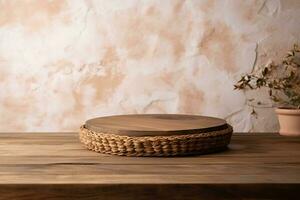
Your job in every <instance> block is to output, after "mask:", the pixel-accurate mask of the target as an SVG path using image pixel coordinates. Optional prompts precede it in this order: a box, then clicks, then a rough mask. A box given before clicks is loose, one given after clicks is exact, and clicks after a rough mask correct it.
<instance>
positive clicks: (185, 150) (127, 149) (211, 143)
mask: <svg viewBox="0 0 300 200" xmlns="http://www.w3.org/2000/svg"><path fill="white" fill-rule="evenodd" d="M231 135H232V127H231V126H230V125H227V127H226V128H225V129H222V130H217V131H211V132H201V131H199V132H198V133H195V134H186V135H171V136H141V137H135V136H124V135H116V134H108V133H99V132H94V131H92V130H89V129H87V128H85V127H84V125H83V126H81V127H80V132H79V138H80V141H81V142H82V143H83V144H84V146H85V147H86V148H87V149H90V150H93V151H96V152H99V153H105V154H113V155H119V156H183V155H193V154H206V153H212V152H217V151H221V150H224V149H226V148H227V145H228V144H229V143H230V139H231Z"/></svg>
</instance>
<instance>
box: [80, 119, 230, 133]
mask: <svg viewBox="0 0 300 200" xmlns="http://www.w3.org/2000/svg"><path fill="white" fill-rule="evenodd" d="M85 126H86V128H88V129H90V130H92V131H95V132H104V133H113V134H117V135H128V136H145V135H149V136H154V135H178V134H189V133H195V132H199V130H202V131H214V130H220V129H225V128H227V126H226V121H225V120H223V119H218V118H213V117H205V116H197V115H179V114H147V115H117V116H109V117H99V118H94V119H90V120H88V121H87V122H86V123H85Z"/></svg>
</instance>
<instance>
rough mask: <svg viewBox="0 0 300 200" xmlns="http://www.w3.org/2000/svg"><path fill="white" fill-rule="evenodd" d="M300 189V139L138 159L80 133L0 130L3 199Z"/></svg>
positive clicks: (240, 140)
mask: <svg viewBox="0 0 300 200" xmlns="http://www.w3.org/2000/svg"><path fill="white" fill-rule="evenodd" d="M299 191H300V138H291V137H282V136H279V135H277V134H274V133H273V134H234V135H233V138H232V142H231V144H230V145H229V149H228V150H227V151H225V152H220V153H217V154H209V155H201V156H191V157H173V158H172V157H171V158H132V157H118V156H110V155H101V154H98V153H94V152H91V151H88V150H86V149H84V147H82V146H81V144H80V143H79V141H78V135H77V133H0V199H133V198H135V199H162V198H164V199H224V197H226V198H227V199H241V198H243V199H292V198H293V197H294V196H295V195H299ZM167 197H168V198H167Z"/></svg>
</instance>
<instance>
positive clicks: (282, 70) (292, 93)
mask: <svg viewBox="0 0 300 200" xmlns="http://www.w3.org/2000/svg"><path fill="white" fill-rule="evenodd" d="M234 88H235V89H237V90H244V91H249V90H258V89H263V88H264V90H263V91H266V92H267V93H268V96H269V97H270V99H271V102H272V107H276V109H275V112H276V113H277V116H278V119H279V125H280V130H279V133H280V134H281V135H290V136H300V48H299V46H298V45H296V44H295V45H294V46H293V48H292V49H291V50H290V51H288V53H287V55H286V56H285V57H284V58H283V59H282V61H281V62H280V63H277V64H276V63H274V62H269V63H268V64H266V65H264V66H262V67H260V68H258V69H256V70H254V71H253V72H251V73H248V74H245V75H243V76H242V77H241V79H240V80H239V81H238V82H237V83H236V84H235V85H234ZM247 100H248V101H253V99H247ZM257 104H261V102H257ZM253 113H255V110H254V109H253Z"/></svg>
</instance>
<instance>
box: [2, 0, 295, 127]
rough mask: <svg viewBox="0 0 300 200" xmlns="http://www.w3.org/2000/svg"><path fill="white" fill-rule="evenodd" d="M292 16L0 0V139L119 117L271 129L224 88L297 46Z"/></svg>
mask: <svg viewBox="0 0 300 200" xmlns="http://www.w3.org/2000/svg"><path fill="white" fill-rule="evenodd" d="M299 17H300V1H299V0H247V1H244V0H221V1H218V0H198V1H197V0H190V1H188V0H187V1H183V0H164V1H160V0H147V1H146V0H110V1H106V0H43V1H40V0H22V1H18V0H0V131H76V130H78V127H79V126H80V125H81V124H82V123H83V122H84V121H85V120H86V119H88V118H92V117H95V116H105V115H112V114H129V113H189V114H201V115H210V116H216V117H222V118H225V119H227V120H228V122H229V123H231V124H232V125H233V126H234V129H235V131H276V130H277V128H278V122H277V119H276V117H275V115H274V112H273V109H271V108H266V109H257V112H258V118H255V117H254V116H251V114H250V113H251V111H252V110H251V108H250V107H249V106H247V105H246V102H245V94H244V93H243V92H237V91H233V84H234V82H235V81H236V80H238V79H239V77H240V75H241V74H243V73H245V72H250V71H251V70H252V69H253V68H254V67H257V66H259V65H261V64H262V63H265V62H267V61H268V60H269V59H274V60H277V59H278V58H280V57H281V56H282V55H283V54H284V53H285V51H286V50H287V49H289V47H290V46H292V44H293V43H295V42H299V38H300V23H299V22H300V21H299ZM255 96H258V97H260V98H262V99H264V96H263V95H262V94H261V93H258V94H255Z"/></svg>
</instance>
